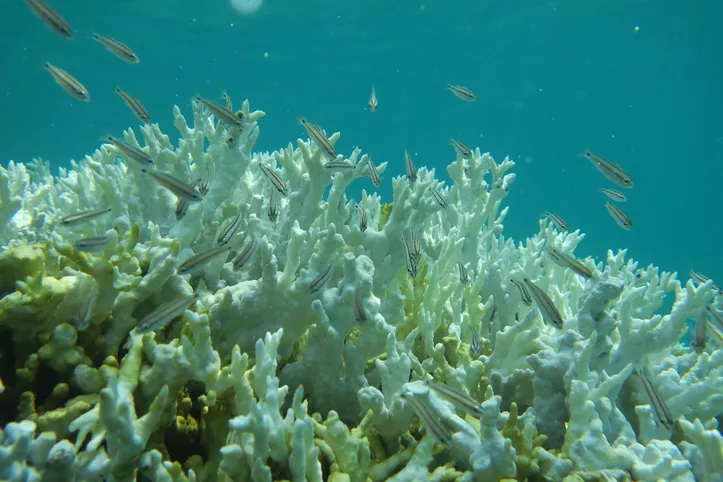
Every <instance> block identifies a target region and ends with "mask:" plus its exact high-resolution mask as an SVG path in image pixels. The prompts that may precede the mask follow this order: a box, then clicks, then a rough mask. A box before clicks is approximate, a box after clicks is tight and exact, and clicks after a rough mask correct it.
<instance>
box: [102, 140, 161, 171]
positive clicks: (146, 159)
mask: <svg viewBox="0 0 723 482" xmlns="http://www.w3.org/2000/svg"><path fill="white" fill-rule="evenodd" d="M106 140H107V141H108V142H110V143H111V144H113V147H115V148H116V149H117V150H119V151H120V152H121V153H123V154H125V156H126V157H127V158H128V159H132V160H134V161H136V162H137V163H139V164H140V165H141V166H144V167H145V166H151V165H153V158H152V157H151V156H149V155H148V154H146V153H145V152H144V151H143V149H141V148H139V147H135V146H132V145H130V144H128V143H126V142H123V141H122V140H120V139H118V138H115V137H113V136H108V137H107V138H106Z"/></svg>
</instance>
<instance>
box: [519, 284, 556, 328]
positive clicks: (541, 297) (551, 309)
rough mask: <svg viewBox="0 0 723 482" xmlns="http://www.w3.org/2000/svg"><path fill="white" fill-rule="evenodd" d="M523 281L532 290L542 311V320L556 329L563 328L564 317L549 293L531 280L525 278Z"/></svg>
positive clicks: (534, 298) (533, 297) (533, 296)
mask: <svg viewBox="0 0 723 482" xmlns="http://www.w3.org/2000/svg"><path fill="white" fill-rule="evenodd" d="M523 281H524V282H525V284H526V285H527V289H529V290H530V294H531V295H532V299H533V300H535V304H536V305H537V308H538V309H539V310H540V313H541V314H542V319H543V320H544V321H545V323H547V324H549V325H552V326H554V327H555V328H562V324H563V320H562V315H561V314H560V312H559V311H558V310H557V308H556V307H555V305H554V304H553V303H552V300H551V299H550V297H549V296H548V295H547V293H545V292H544V291H543V290H542V288H540V287H539V286H537V285H536V284H535V283H533V282H532V281H530V280H529V279H527V278H525V279H524V280H523Z"/></svg>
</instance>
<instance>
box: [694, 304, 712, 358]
mask: <svg viewBox="0 0 723 482" xmlns="http://www.w3.org/2000/svg"><path fill="white" fill-rule="evenodd" d="M707 325H708V312H707V310H706V309H705V308H704V309H703V311H702V312H701V313H700V315H699V316H698V321H696V323H695V330H694V331H693V339H692V340H691V341H690V346H691V347H693V348H694V349H695V351H697V352H698V353H703V352H704V351H705V345H706V339H707V336H706V327H707Z"/></svg>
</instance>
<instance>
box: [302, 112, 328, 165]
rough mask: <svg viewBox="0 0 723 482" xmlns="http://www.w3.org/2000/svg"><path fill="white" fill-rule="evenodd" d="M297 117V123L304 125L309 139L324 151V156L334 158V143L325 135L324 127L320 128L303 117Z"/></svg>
mask: <svg viewBox="0 0 723 482" xmlns="http://www.w3.org/2000/svg"><path fill="white" fill-rule="evenodd" d="M298 119H299V123H300V124H301V125H302V126H304V129H306V133H307V135H308V136H309V139H311V140H312V141H313V142H314V144H316V145H317V147H318V148H319V149H321V152H322V153H324V155H326V157H328V158H329V159H332V160H333V159H336V156H337V154H336V149H334V145H333V144H332V143H331V141H330V140H329V138H328V137H327V136H326V133H325V132H324V129H322V128H321V127H319V126H318V125H316V124H312V123H311V122H309V121H307V120H306V119H304V118H303V117H299V118H298Z"/></svg>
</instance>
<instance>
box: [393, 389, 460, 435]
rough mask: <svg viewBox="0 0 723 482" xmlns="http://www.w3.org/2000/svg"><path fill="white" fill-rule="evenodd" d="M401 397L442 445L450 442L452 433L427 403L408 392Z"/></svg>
mask: <svg viewBox="0 0 723 482" xmlns="http://www.w3.org/2000/svg"><path fill="white" fill-rule="evenodd" d="M401 397H402V398H403V399H404V400H405V401H406V402H407V403H409V405H410V406H411V407H412V409H413V410H414V412H415V413H416V414H417V417H419V420H420V421H421V422H422V424H424V427H425V428H426V429H427V431H428V432H429V433H431V434H432V436H433V437H434V438H436V439H437V440H439V441H440V442H441V443H442V444H444V445H447V446H448V445H450V443H451V442H452V433H450V430H449V429H448V428H446V427H445V426H444V424H443V423H442V422H441V421H440V420H439V417H438V416H437V415H436V414H435V413H434V410H433V409H432V408H430V407H429V405H428V404H427V403H426V402H424V401H422V400H420V399H419V398H417V397H415V396H414V395H413V394H411V393H409V392H403V393H402V394H401Z"/></svg>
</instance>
